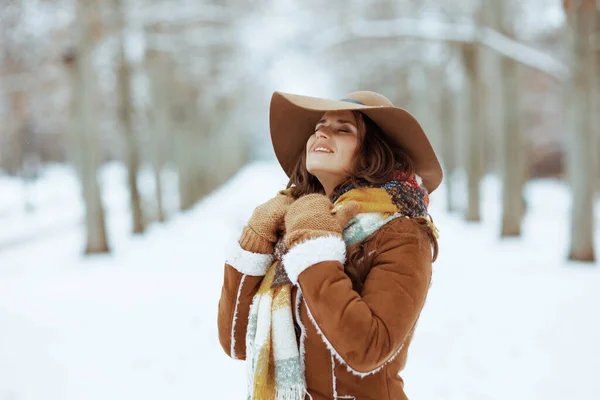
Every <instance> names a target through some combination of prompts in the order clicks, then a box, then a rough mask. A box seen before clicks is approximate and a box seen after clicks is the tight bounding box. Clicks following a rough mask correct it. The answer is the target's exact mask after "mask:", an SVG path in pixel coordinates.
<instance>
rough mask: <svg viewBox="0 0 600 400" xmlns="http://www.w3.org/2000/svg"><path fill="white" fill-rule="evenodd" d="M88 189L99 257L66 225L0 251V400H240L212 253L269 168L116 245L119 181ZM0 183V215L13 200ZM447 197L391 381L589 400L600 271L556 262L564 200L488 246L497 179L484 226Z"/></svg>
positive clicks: (547, 202) (595, 389)
mask: <svg viewBox="0 0 600 400" xmlns="http://www.w3.org/2000/svg"><path fill="white" fill-rule="evenodd" d="M49 176H52V178H49ZM49 176H48V179H52V180H53V182H54V184H55V185H56V186H55V187H57V188H61V190H60V191H59V192H61V193H60V194H55V195H53V196H57V197H55V199H56V198H60V201H58V200H54V202H55V203H56V204H55V205H54V206H52V207H50V206H48V209H47V211H45V212H47V213H54V212H58V210H60V209H61V207H60V206H61V205H62V207H63V208H64V209H74V210H75V209H77V207H79V206H78V204H79V201H78V200H77V198H78V193H77V192H76V187H75V186H74V185H73V178H72V176H71V177H69V173H68V170H63V171H62V172H57V171H54V172H53V173H50V174H49ZM101 176H102V177H103V178H102V183H103V184H104V188H105V192H110V193H111V195H110V197H111V198H112V201H107V204H108V209H109V217H108V220H109V228H110V229H109V232H110V234H111V244H113V247H114V251H113V253H112V254H111V255H108V256H99V257H92V258H83V257H82V256H81V249H82V232H81V226H80V225H79V224H75V225H72V226H70V227H68V228H65V229H63V230H60V231H56V232H55V233H52V234H50V233H48V234H47V235H45V237H44V238H41V239H38V240H34V241H29V242H27V243H24V244H21V245H20V246H11V247H4V248H0V327H1V329H0V399H11V400H15V399H27V400H29V399H36V400H37V399H40V400H42V399H43V400H58V399H60V400H71V399H72V400H75V399H77V400H80V399H86V400H88V399H89V400H93V399H108V398H110V399H116V400H118V399H132V398H144V399H165V398H173V399H198V398H201V399H205V398H210V399H240V398H244V395H245V373H244V371H245V369H244V363H243V362H239V361H235V360H231V359H229V358H228V357H227V356H226V355H225V353H224V352H223V351H222V349H221V347H220V345H219V343H218V339H217V327H216V312H217V303H218V299H219V295H220V290H221V284H222V279H223V277H222V273H223V270H222V269H223V260H224V257H225V249H226V247H227V245H228V244H229V243H231V241H232V240H234V239H235V238H236V236H237V235H238V234H239V232H240V230H241V228H242V226H243V225H244V223H245V221H246V220H247V218H248V217H249V216H250V214H251V212H252V210H253V208H254V206H256V205H257V204H259V203H261V202H263V201H265V200H267V199H268V198H269V197H270V196H271V195H273V194H274V193H275V192H276V191H277V190H279V189H281V188H282V187H283V186H284V185H285V176H284V175H283V173H282V172H281V171H280V170H279V168H278V166H277V165H276V164H274V163H272V162H271V161H268V162H255V163H252V164H249V165H248V166H246V167H245V168H244V169H242V170H241V171H240V172H239V173H238V174H237V175H236V176H235V177H234V178H232V179H231V180H230V181H229V182H228V183H227V184H225V185H224V186H223V187H221V188H220V189H219V190H217V191H215V192H213V193H212V194H211V195H210V196H208V197H207V198H205V199H204V200H203V201H202V202H200V203H199V204H198V205H197V206H196V207H195V208H194V209H193V210H191V211H189V212H187V213H183V214H179V215H176V216H174V217H173V218H172V219H171V220H170V221H169V222H167V223H166V224H163V225H153V226H152V227H151V229H150V230H149V231H148V232H147V233H146V234H145V235H143V236H140V237H132V236H130V235H129V233H128V229H129V221H128V217H127V213H126V204H127V199H126V192H125V190H124V181H123V171H122V168H120V167H119V166H118V165H110V166H109V168H108V169H106V170H104V171H103V172H102V175H101ZM454 178H455V180H456V182H457V185H458V186H459V188H458V189H462V186H460V185H461V184H463V183H464V182H463V179H462V177H461V176H460V175H456V176H455V177H454ZM7 181H8V178H3V179H0V184H1V185H2V186H0V187H1V189H0V210H9V209H14V208H10V207H9V206H8V203H9V201H8V200H6V199H9V198H13V199H18V198H19V194H18V190H19V189H18V188H16V187H12V186H11V185H5V184H4V183H5V182H7ZM444 191H445V187H444V186H442V187H441V188H440V189H438V191H436V192H435V193H434V194H433V195H432V206H431V213H432V215H433V216H434V219H435V222H436V224H437V225H438V227H439V228H440V230H441V238H440V248H441V250H440V257H439V260H438V261H437V262H436V263H435V264H434V280H433V285H432V287H431V291H430V295H429V297H428V300H427V303H426V305H425V309H424V311H423V313H422V316H421V320H420V322H419V324H418V327H417V331H416V335H415V338H414V341H413V345H412V346H411V349H410V355H409V359H408V364H407V368H406V370H405V371H404V372H403V374H402V375H403V378H404V379H405V382H406V390H407V393H408V395H409V398H414V399H450V400H452V399H461V400H465V399H466V400H470V399H472V400H492V399H497V400H504V399H507V398H510V399H516V400H521V399H522V400H531V399H542V398H543V399H546V400H552V399H563V398H572V399H578V400H592V399H598V398H600V381H598V380H597V376H596V375H597V372H598V371H599V370H600V344H599V343H598V338H600V322H599V321H598V318H597V306H598V304H600V291H599V290H598V287H600V269H599V268H598V265H595V266H589V265H585V264H578V263H571V262H566V261H565V259H566V254H567V248H568V232H569V229H568V222H569V220H568V209H569V196H568V190H567V187H566V186H565V185H564V184H563V183H560V182H558V181H552V180H547V181H534V182H531V183H529V184H528V185H527V199H528V207H529V212H528V214H527V218H526V220H525V222H524V234H523V237H522V238H521V239H510V240H501V239H499V237H498V232H499V225H498V221H499V210H500V202H499V199H500V191H499V183H498V181H497V179H496V178H494V177H487V178H486V179H485V181H484V182H483V183H482V193H483V202H482V205H483V207H482V214H483V222H482V223H481V224H468V223H465V222H463V221H462V219H461V218H460V216H459V215H456V214H447V213H446V212H445V211H444V199H445V193H444ZM42 192H43V193H46V191H40V195H41V193H42ZM69 199H70V200H69ZM597 211H598V213H597V214H596V216H595V218H596V219H597V220H598V221H600V207H598V208H597ZM39 213H40V215H39V217H40V218H42V216H41V213H42V211H41V210H40V211H39ZM7 218H9V219H10V218H12V217H11V216H10V215H9V214H7V213H6V212H4V213H3V212H0V226H2V228H4V229H2V235H4V236H2V237H7V236H8V234H7V233H6V232H4V231H6V230H12V229H13V228H14V224H8V228H6V226H7V225H5V224H4V221H5V220H6V219H7ZM36 218H37V217H36ZM596 245H597V249H600V235H597V236H596Z"/></svg>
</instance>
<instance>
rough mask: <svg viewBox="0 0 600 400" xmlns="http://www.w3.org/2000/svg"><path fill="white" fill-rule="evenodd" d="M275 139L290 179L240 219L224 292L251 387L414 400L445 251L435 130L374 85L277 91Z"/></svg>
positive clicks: (281, 395)
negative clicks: (414, 358)
mask: <svg viewBox="0 0 600 400" xmlns="http://www.w3.org/2000/svg"><path fill="white" fill-rule="evenodd" d="M271 138H272V140H273V146H274V149H275V154H276V155H277V157H278V159H279V161H280V163H281V166H282V167H283V169H284V170H285V171H286V173H287V174H288V176H289V177H290V180H289V183H288V187H287V189H286V190H284V191H281V192H279V193H278V194H277V195H276V196H275V197H274V198H273V199H271V200H269V201H268V202H267V203H265V204H262V205H260V206H259V207H257V208H256V210H255V211H254V213H253V215H252V217H251V218H250V220H249V221H248V223H247V224H246V226H245V227H244V230H243V232H242V234H241V237H240V239H239V241H238V243H237V244H235V246H234V248H233V249H232V250H231V252H230V254H229V257H228V258H227V261H226V264H225V278H224V284H223V289H222V294H221V300H220V303H219V321H218V324H219V338H220V341H221V345H222V346H223V349H224V350H225V352H226V353H227V354H228V355H230V356H231V357H233V358H237V359H245V360H247V363H248V373H249V374H248V377H247V379H248V389H249V393H248V398H250V399H259V400H262V399H305V398H312V399H313V400H317V399H318V400H325V399H342V398H344V399H360V400H363V399H364V400H369V399H373V400H374V399H377V400H380V399H388V400H391V399H407V396H406V394H405V392H404V382H403V380H402V379H401V378H400V376H399V375H398V374H399V372H400V371H402V369H403V368H404V366H405V365H406V360H407V351H408V347H409V346H410V343H411V340H412V337H413V334H414V328H415V325H416V322H417V320H418V318H419V316H420V314H421V310H422V308H423V305H424V303H425V298H426V297H427V293H428V289H429V285H430V280H431V273H432V269H431V266H432V262H433V261H434V260H435V259H436V257H437V250H438V248H437V229H436V228H435V226H434V225H433V221H432V219H431V217H430V216H429V213H428V211H427V207H428V204H429V193H431V192H432V191H433V190H435V188H436V187H437V186H438V185H439V183H440V181H441V179H442V172H441V168H440V165H439V162H438V160H437V157H436V156H435V153H434V152H433V149H432V148H431V145H430V143H429V140H428V139H427V137H426V135H425V133H424V132H423V130H422V129H421V127H420V125H419V124H418V122H417V121H416V120H415V119H414V118H413V117H412V116H411V115H410V114H409V113H408V112H406V111H404V110H402V109H400V108H396V107H394V106H393V105H392V104H391V102H390V101H389V100H388V99H386V98H385V97H383V96H381V95H379V94H377V93H373V92H355V93H352V94H350V95H348V96H347V97H346V98H345V99H343V100H341V101H334V100H327V99H318V98H312V97H306V96H298V95H291V94H282V93H277V92H276V93H275V94H274V95H273V99H272V101H271Z"/></svg>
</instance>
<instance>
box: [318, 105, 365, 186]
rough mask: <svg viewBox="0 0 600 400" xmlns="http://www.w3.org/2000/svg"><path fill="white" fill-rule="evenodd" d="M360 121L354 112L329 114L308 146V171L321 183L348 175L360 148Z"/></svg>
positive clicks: (320, 122)
mask: <svg viewBox="0 0 600 400" xmlns="http://www.w3.org/2000/svg"><path fill="white" fill-rule="evenodd" d="M358 133H359V132H358V121H356V117H355V116H354V113H353V112H352V111H347V110H343V111H327V112H326V113H325V114H323V116H322V117H321V120H320V121H319V122H318V123H317V125H316V126H315V133H314V134H313V135H311V137H310V138H309V139H308V142H307V144H306V169H307V170H308V172H309V173H310V174H311V175H314V176H316V177H317V178H318V179H319V180H320V181H321V182H322V183H323V179H327V180H331V179H332V178H333V179H334V180H335V179H336V178H337V179H338V180H339V182H337V183H338V184H339V183H342V181H343V180H344V179H345V178H346V176H347V171H348V170H349V169H350V166H351V164H352V159H353V157H354V153H355V152H356V148H357V147H358V142H359V135H358Z"/></svg>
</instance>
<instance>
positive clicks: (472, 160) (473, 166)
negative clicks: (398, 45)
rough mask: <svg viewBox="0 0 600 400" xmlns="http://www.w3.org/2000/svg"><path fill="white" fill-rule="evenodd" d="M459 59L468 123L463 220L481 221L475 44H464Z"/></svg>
mask: <svg viewBox="0 0 600 400" xmlns="http://www.w3.org/2000/svg"><path fill="white" fill-rule="evenodd" d="M462 52H463V59H464V63H465V66H466V70H467V84H466V86H467V99H468V100H467V104H468V106H467V108H468V110H469V121H468V129H467V138H466V145H467V154H466V159H465V170H466V174H467V192H468V194H467V209H466V214H465V218H466V220H467V221H477V222H479V221H480V220H481V212H480V204H479V203H480V197H481V195H480V188H479V184H480V182H481V175H482V172H483V171H482V166H481V164H482V152H483V132H484V129H483V127H482V122H483V112H482V109H481V108H482V88H481V76H480V75H481V71H480V68H479V45H478V44H476V43H467V44H464V45H463V46H462Z"/></svg>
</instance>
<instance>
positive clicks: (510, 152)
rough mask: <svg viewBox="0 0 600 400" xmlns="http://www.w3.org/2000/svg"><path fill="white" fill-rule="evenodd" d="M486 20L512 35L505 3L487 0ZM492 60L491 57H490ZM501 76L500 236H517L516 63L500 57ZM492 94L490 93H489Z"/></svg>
mask: <svg viewBox="0 0 600 400" xmlns="http://www.w3.org/2000/svg"><path fill="white" fill-rule="evenodd" d="M487 11H488V12H487V19H488V21H489V24H490V26H491V27H492V28H493V29H495V30H497V31H499V32H501V33H502V34H504V35H506V36H508V37H510V38H513V39H514V35H513V32H512V28H510V29H509V28H507V24H505V23H504V20H503V17H505V13H504V11H505V10H504V2H501V1H495V0H489V4H488V7H487ZM490 61H493V60H490ZM499 61H500V71H499V72H500V76H499V77H496V79H493V81H495V82H499V83H500V84H499V85H495V90H496V91H497V93H498V94H499V97H500V99H499V100H500V102H499V103H500V107H498V110H497V113H498V116H499V117H500V118H499V121H498V122H500V132H499V135H498V136H499V144H500V146H499V148H500V160H501V162H500V167H501V176H502V227H501V236H502V237H510V236H520V235H521V221H522V217H523V214H524V209H523V207H524V205H523V185H524V183H525V179H526V147H525V139H524V137H523V133H522V125H521V110H520V101H519V100H520V98H521V97H520V96H519V81H518V69H519V66H518V64H517V62H516V61H515V60H513V59H510V58H508V57H501V58H500V59H499ZM490 95H492V93H490Z"/></svg>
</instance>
